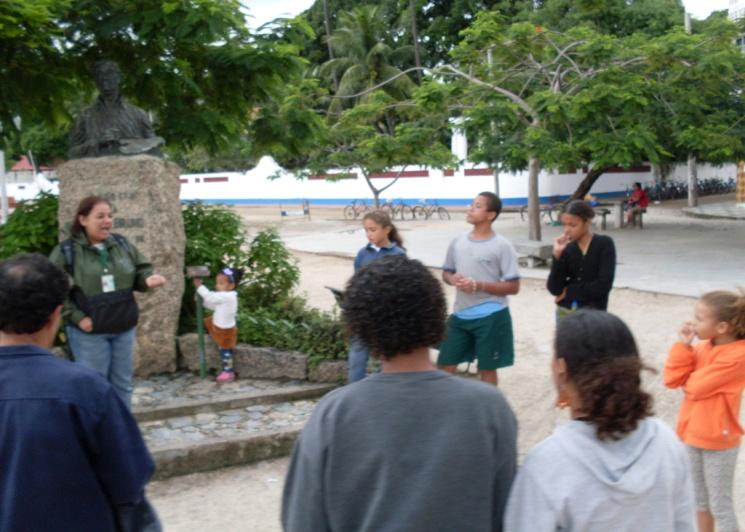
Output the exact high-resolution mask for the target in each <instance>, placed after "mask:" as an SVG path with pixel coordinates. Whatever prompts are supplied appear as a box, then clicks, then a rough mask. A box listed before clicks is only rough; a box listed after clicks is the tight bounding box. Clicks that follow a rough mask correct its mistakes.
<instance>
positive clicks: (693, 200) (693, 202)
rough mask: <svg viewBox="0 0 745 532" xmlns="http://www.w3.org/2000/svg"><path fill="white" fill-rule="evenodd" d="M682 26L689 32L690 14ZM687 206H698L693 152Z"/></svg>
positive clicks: (689, 160)
mask: <svg viewBox="0 0 745 532" xmlns="http://www.w3.org/2000/svg"><path fill="white" fill-rule="evenodd" d="M683 26H684V27H685V31H686V33H687V34H689V35H690V34H691V15H690V14H689V13H684V14H683ZM688 206H689V207H697V206H698V161H697V160H696V155H695V154H694V153H688Z"/></svg>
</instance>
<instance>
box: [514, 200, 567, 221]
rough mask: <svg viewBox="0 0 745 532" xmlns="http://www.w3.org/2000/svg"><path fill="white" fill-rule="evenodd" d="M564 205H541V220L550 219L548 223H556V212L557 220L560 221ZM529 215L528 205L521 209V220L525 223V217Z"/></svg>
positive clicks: (539, 209)
mask: <svg viewBox="0 0 745 532" xmlns="http://www.w3.org/2000/svg"><path fill="white" fill-rule="evenodd" d="M561 208H562V204H561V203H549V204H546V205H539V206H538V212H539V213H540V216H541V219H543V218H548V222H546V223H554V211H556V219H557V220H558V219H559V214H560V213H561ZM527 215H528V205H527V203H526V204H525V205H523V206H522V207H520V220H522V221H525V217H526V216H527Z"/></svg>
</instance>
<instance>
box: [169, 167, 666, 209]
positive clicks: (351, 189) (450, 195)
mask: <svg viewBox="0 0 745 532" xmlns="http://www.w3.org/2000/svg"><path fill="white" fill-rule="evenodd" d="M278 172H279V173H281V175H282V177H280V178H278V179H274V180H270V179H267V177H269V176H272V175H275V174H277V173H278ZM357 175H358V177H357V179H342V180H338V181H328V180H320V179H318V180H316V179H308V180H298V179H296V178H295V177H294V176H293V175H292V174H290V173H288V172H283V171H282V170H281V169H280V168H279V166H278V165H277V164H276V163H275V162H274V160H273V159H271V158H270V157H263V158H262V159H261V161H260V162H259V164H258V165H257V166H256V167H255V168H254V169H252V170H249V171H248V172H246V173H245V174H241V173H238V172H221V173H210V174H184V175H182V176H181V179H182V185H181V199H184V200H193V199H201V200H205V201H210V200H211V201H216V200H225V201H231V200H239V201H244V202H249V201H250V200H256V201H259V202H262V201H266V202H271V201H272V200H282V199H284V200H290V199H298V198H306V199H308V200H311V201H314V200H315V202H317V203H323V202H326V203H330V202H334V201H336V202H344V203H346V202H347V201H349V200H350V199H353V198H372V193H371V192H370V189H369V188H368V186H367V183H366V182H365V180H364V178H363V177H362V174H361V173H360V172H357ZM205 177H207V178H210V177H227V178H228V181H227V182H207V183H205V182H204V178H205ZM583 177H584V174H583V173H582V172H577V173H573V174H548V173H546V172H541V174H540V176H539V191H540V195H541V196H542V197H547V196H554V195H560V196H566V195H569V194H571V193H572V192H574V190H575V188H576V187H577V185H578V184H579V182H580V181H581V180H582V178H583ZM197 180H199V182H197ZM391 181H392V179H386V178H376V179H374V180H373V182H374V184H375V185H376V187H377V188H382V187H384V186H385V185H387V184H388V183H390V182H391ZM634 181H642V182H644V183H647V182H652V181H653V179H652V174H651V172H649V171H647V172H624V173H608V174H605V175H603V176H602V177H601V178H600V179H599V180H598V181H597V182H596V183H595V186H594V187H593V189H592V192H593V194H603V193H619V192H620V193H623V192H626V190H627V188H630V187H631V184H632V183H633V182H634ZM499 187H500V188H499V190H500V195H501V197H502V198H503V199H504V200H505V202H506V203H510V201H512V202H518V203H524V202H525V198H527V195H528V183H527V172H519V173H516V174H515V173H502V174H500V176H499ZM493 189H494V177H493V176H492V175H484V176H466V175H465V170H464V169H460V170H458V171H456V172H455V175H453V176H445V175H444V173H443V171H441V170H430V171H429V177H402V178H401V179H399V180H398V182H397V183H395V184H394V185H393V186H392V187H391V188H390V189H388V190H387V191H386V192H384V193H383V195H382V197H383V198H385V199H397V198H403V199H405V200H407V201H417V200H420V199H438V200H443V201H445V202H446V203H447V202H454V201H457V202H459V203H466V202H468V201H470V200H471V199H472V198H473V197H474V196H476V195H477V194H478V193H479V192H482V191H484V190H493Z"/></svg>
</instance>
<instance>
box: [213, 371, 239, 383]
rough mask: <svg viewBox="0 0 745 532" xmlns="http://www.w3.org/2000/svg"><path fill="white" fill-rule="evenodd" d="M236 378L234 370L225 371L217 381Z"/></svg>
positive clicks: (230, 380)
mask: <svg viewBox="0 0 745 532" xmlns="http://www.w3.org/2000/svg"><path fill="white" fill-rule="evenodd" d="M234 380H235V372H234V371H223V372H222V373H220V374H219V375H218V376H217V379H216V381H217V382H233V381H234Z"/></svg>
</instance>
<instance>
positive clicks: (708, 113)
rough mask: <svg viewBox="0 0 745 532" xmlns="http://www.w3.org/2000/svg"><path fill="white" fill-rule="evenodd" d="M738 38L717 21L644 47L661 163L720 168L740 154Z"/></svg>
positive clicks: (744, 68)
mask: <svg viewBox="0 0 745 532" xmlns="http://www.w3.org/2000/svg"><path fill="white" fill-rule="evenodd" d="M737 35H738V29H737V27H736V26H735V25H734V24H732V23H731V22H730V21H728V20H726V19H722V18H721V17H720V18H714V19H711V20H710V21H709V23H708V24H707V25H706V26H704V33H700V34H693V35H689V34H686V33H684V32H682V31H676V32H670V33H668V34H667V35H665V36H663V37H660V38H658V39H656V40H654V41H652V42H650V43H648V46H647V54H648V56H649V68H648V76H649V77H650V78H651V79H653V80H654V81H655V94H654V96H655V103H656V104H657V117H656V118H657V119H658V120H659V124H660V127H661V128H663V129H664V133H665V137H664V138H665V139H666V141H667V142H666V147H667V151H668V155H667V157H666V161H665V162H683V161H686V160H687V161H688V163H689V166H693V168H692V170H693V171H694V172H695V165H696V164H697V162H699V161H700V162H710V163H713V164H723V163H725V162H731V161H733V160H737V159H740V158H742V157H743V156H745V152H744V151H743V150H744V149H745V144H744V140H745V124H744V123H743V119H742V117H743V114H744V113H745V102H743V99H742V94H743V92H745V74H744V73H745V57H744V56H743V54H742V53H741V51H740V50H739V49H738V47H737V46H735V44H734V40H735V37H736V36H737ZM694 175H695V173H694ZM689 199H691V198H689ZM693 200H694V201H695V195H694V197H693Z"/></svg>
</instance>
